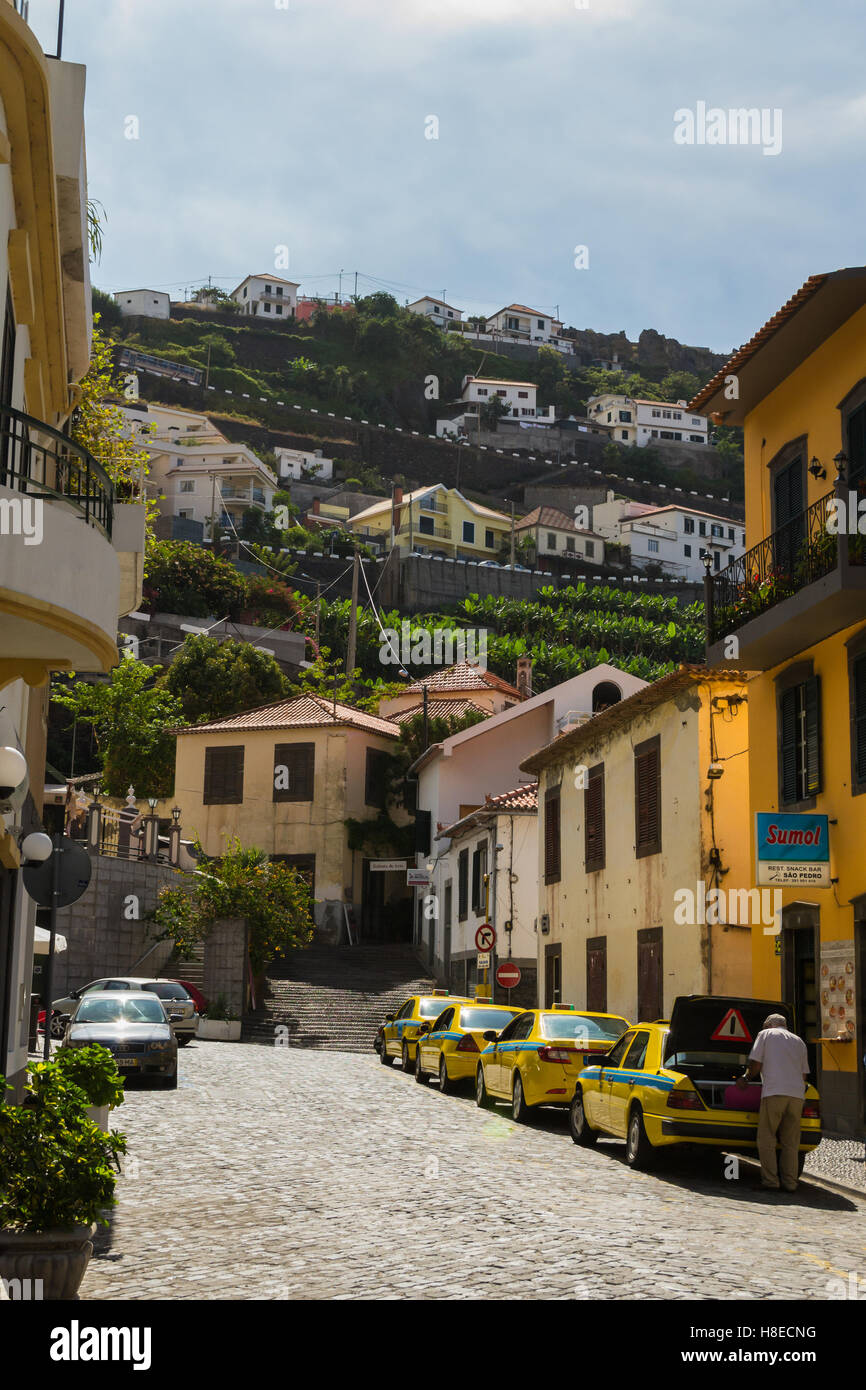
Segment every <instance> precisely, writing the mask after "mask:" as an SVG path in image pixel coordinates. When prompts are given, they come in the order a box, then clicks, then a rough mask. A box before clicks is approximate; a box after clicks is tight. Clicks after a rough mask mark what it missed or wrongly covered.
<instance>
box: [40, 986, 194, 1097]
mask: <svg viewBox="0 0 866 1390" xmlns="http://www.w3.org/2000/svg"><path fill="white" fill-rule="evenodd" d="M94 1043H99V1044H100V1046H101V1047H107V1048H108V1050H109V1052H111V1053H113V1055H114V1060H115V1063H116V1065H117V1069H118V1071H119V1072H120V1073H121V1074H122V1075H124V1076H146V1077H148V1078H149V1079H151V1080H153V1081H161V1082H162V1084H163V1085H164V1086H166V1087H168V1088H169V1089H171V1090H174V1089H175V1088H176V1087H177V1039H176V1038H175V1036H174V1033H173V1032H172V1030H171V1024H170V1023H169V1021H168V1015H167V1014H166V1012H165V1008H164V1006H163V1004H162V1003H161V1001H160V1000H159V999H157V998H156V997H155V996H154V995H153V994H152V993H150V991H147V990H137V991H133V990H126V991H122V990H111V991H101V990H88V991H87V993H86V994H85V995H84V996H83V997H82V998H81V999H80V1000H79V1001H78V1003H77V1005H76V1007H75V1011H74V1012H73V1014H72V1017H71V1018H70V1020H69V1022H68V1023H67V1025H66V1032H65V1033H64V1035H63V1041H62V1043H61V1044H60V1046H61V1047H92V1046H93V1045H94Z"/></svg>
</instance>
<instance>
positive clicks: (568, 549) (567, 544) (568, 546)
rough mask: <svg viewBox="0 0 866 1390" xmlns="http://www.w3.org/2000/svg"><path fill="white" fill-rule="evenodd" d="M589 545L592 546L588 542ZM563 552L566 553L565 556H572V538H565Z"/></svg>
mask: <svg viewBox="0 0 866 1390" xmlns="http://www.w3.org/2000/svg"><path fill="white" fill-rule="evenodd" d="M590 544H592V542H590ZM565 552H566V554H567V555H573V554H574V536H566V538H565Z"/></svg>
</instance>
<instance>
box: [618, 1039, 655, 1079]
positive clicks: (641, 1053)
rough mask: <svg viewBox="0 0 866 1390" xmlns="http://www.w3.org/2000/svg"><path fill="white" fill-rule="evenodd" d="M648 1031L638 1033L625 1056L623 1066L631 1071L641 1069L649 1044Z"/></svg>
mask: <svg viewBox="0 0 866 1390" xmlns="http://www.w3.org/2000/svg"><path fill="white" fill-rule="evenodd" d="M649 1037H650V1035H649V1033H638V1034H637V1036H636V1037H635V1040H634V1042H633V1043H632V1045H631V1047H630V1048H629V1050H628V1052H627V1053H626V1056H625V1062H624V1064H623V1065H624V1066H626V1067H630V1068H631V1069H632V1071H643V1064H644V1059H645V1058H646V1050H647V1048H648V1046H649Z"/></svg>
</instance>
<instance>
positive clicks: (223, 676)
mask: <svg viewBox="0 0 866 1390" xmlns="http://www.w3.org/2000/svg"><path fill="white" fill-rule="evenodd" d="M163 686H164V689H165V690H166V691H167V692H168V693H169V694H170V695H171V696H172V697H173V699H175V700H176V701H177V703H178V705H179V706H180V709H181V710H182V713H183V718H184V721H186V722H187V723H190V724H197V723H201V721H202V720H209V719H223V718H225V717H226V716H227V715H230V714H238V713H239V712H240V711H241V710H245V709H254V708H255V707H256V706H257V705H266V704H268V703H269V702H270V701H272V700H279V698H280V696H281V695H285V694H286V692H287V690H288V689H289V682H288V681H287V679H286V677H285V676H284V675H283V673H282V671H281V670H280V668H279V666H278V665H277V663H276V661H275V660H274V658H273V657H272V656H269V655H268V654H267V653H266V652H263V651H261V649H260V648H259V647H253V646H251V645H250V643H249V642H234V641H228V642H220V641H219V639H218V638H216V637H205V636H200V635H197V634H190V636H188V637H187V639H186V641H185V642H184V644H183V646H182V648H181V650H180V651H179V652H178V654H177V656H176V657H175V659H174V661H173V662H172V664H171V666H169V668H168V670H167V672H166V673H165V676H164V677H163Z"/></svg>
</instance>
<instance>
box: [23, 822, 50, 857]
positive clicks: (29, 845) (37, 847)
mask: <svg viewBox="0 0 866 1390" xmlns="http://www.w3.org/2000/svg"><path fill="white" fill-rule="evenodd" d="M52 849H53V845H52V843H51V836H50V835H46V834H45V831H44V830H32V831H31V832H30V834H29V835H25V836H24V839H23V840H22V841H21V858H22V859H24V860H26V861H27V863H28V864H44V863H45V861H46V859H50V858H51V851H52Z"/></svg>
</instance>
